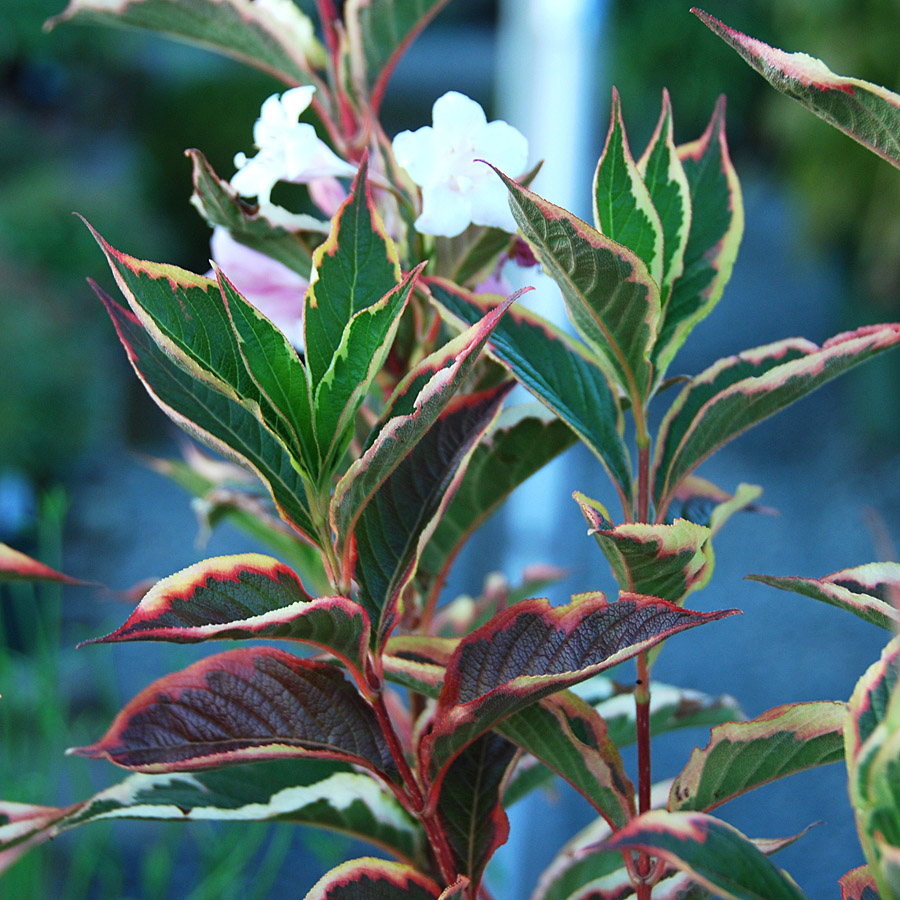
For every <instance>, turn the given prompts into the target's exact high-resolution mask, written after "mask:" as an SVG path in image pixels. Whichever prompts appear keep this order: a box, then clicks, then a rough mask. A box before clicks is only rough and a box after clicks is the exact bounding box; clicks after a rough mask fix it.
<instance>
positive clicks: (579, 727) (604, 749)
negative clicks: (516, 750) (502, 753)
mask: <svg viewBox="0 0 900 900" xmlns="http://www.w3.org/2000/svg"><path fill="white" fill-rule="evenodd" d="M497 730H498V731H499V732H500V733H501V734H503V735H505V736H506V737H507V738H509V739H510V740H511V741H514V742H515V743H516V744H518V745H519V746H520V747H522V748H523V749H524V750H527V751H528V752H529V753H530V754H531V755H532V756H534V757H535V758H536V759H538V760H540V761H541V763H543V764H544V766H548V767H549V768H550V769H552V770H553V771H554V772H556V773H557V774H558V775H561V776H562V777H563V778H564V779H565V780H566V781H568V782H569V784H571V785H572V787H574V788H575V789H576V790H577V791H578V792H579V793H580V794H581V795H582V796H583V797H584V798H585V799H586V800H587V801H588V802H589V803H590V804H591V805H592V806H593V807H594V808H595V809H596V810H597V812H599V813H600V815H601V816H603V818H604V819H605V820H606V821H607V822H609V823H610V825H612V826H613V827H614V828H621V826H622V825H624V824H625V823H626V822H627V821H629V820H630V819H631V818H633V817H634V815H635V808H634V787H633V786H632V784H631V781H629V779H628V776H627V775H626V774H625V767H624V765H623V763H622V757H621V755H620V754H619V750H618V748H617V746H616V745H615V744H614V743H613V742H612V741H611V740H610V738H609V733H608V731H607V728H606V723H605V722H604V721H603V719H602V717H601V716H600V715H599V714H598V713H597V712H596V711H595V710H594V709H592V708H591V707H590V706H589V705H588V704H587V703H585V702H584V701H583V700H580V699H579V698H578V697H576V696H575V695H574V694H573V693H571V692H570V691H560V692H559V693H558V694H553V695H552V696H550V697H545V698H544V699H543V700H541V702H540V703H537V704H533V705H531V706H528V707H526V708H525V709H523V710H520V711H519V712H517V713H515V714H514V715H512V716H510V717H509V718H508V719H504V720H503V722H501V723H500V724H499V725H498V726H497ZM542 769H543V766H542ZM543 771H544V772H546V771H547V769H543ZM514 779H515V776H513V779H511V780H510V785H509V787H508V788H507V790H506V792H505V793H504V803H505V804H506V805H509V804H511V803H514V802H515V801H516V800H517V799H518V798H519V797H520V796H523V795H524V793H527V791H528V790H530V789H531V788H532V787H535V786H536V785H537V784H538V783H540V781H539V780H537V781H536V780H531V783H530V784H529V785H528V787H527V788H526V789H525V790H522V788H519V791H522V792H521V793H518V792H511V791H510V788H512V786H513V784H514ZM541 780H543V779H541Z"/></svg>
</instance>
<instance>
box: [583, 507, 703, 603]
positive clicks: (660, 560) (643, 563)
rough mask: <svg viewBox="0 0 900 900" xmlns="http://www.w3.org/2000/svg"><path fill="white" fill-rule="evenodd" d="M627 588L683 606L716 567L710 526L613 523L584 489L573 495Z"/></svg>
mask: <svg viewBox="0 0 900 900" xmlns="http://www.w3.org/2000/svg"><path fill="white" fill-rule="evenodd" d="M573 496H574V497H575V502H576V503H578V505H579V506H580V507H581V511H582V514H583V515H584V517H585V519H586V520H587V522H588V526H589V530H588V534H591V535H593V536H594V539H595V540H596V541H597V543H598V544H599V545H600V549H601V550H602V551H603V555H604V556H605V557H606V558H607V560H608V561H609V564H610V567H611V569H612V572H613V575H614V576H615V578H616V581H618V582H619V587H620V588H621V589H622V590H623V591H632V592H634V593H636V594H647V595H649V596H651V597H661V598H662V599H663V600H668V601H669V602H670V603H675V604H678V605H681V604H683V603H684V601H685V599H686V598H687V596H688V594H690V593H691V591H695V590H697V589H699V588H702V587H703V586H704V585H705V584H706V583H707V582H708V581H709V579H710V577H711V575H712V569H713V554H712V546H711V545H710V543H709V539H710V529H709V528H705V527H703V526H702V525H695V524H694V523H693V522H688V521H686V520H685V519H677V520H676V521H675V522H674V523H673V524H671V525H648V524H645V523H631V524H624V525H615V526H614V525H613V524H612V523H611V522H609V521H608V520H607V519H606V517H605V510H603V509H602V507H599V504H596V503H595V502H594V501H592V500H589V499H588V498H587V497H585V495H584V494H582V493H581V492H579V491H576V492H575V494H574V495H573Z"/></svg>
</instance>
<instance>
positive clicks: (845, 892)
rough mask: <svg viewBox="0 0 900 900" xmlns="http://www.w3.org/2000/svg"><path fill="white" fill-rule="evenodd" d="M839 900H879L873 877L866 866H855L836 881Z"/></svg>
mask: <svg viewBox="0 0 900 900" xmlns="http://www.w3.org/2000/svg"><path fill="white" fill-rule="evenodd" d="M838 883H839V884H840V886H841V900H880V898H879V896H878V886H877V885H876V884H875V877H874V876H873V875H872V870H871V869H870V868H869V867H868V866H857V867H856V868H855V869H851V870H850V871H849V872H847V873H845V874H844V875H842V876H841V877H840V879H838Z"/></svg>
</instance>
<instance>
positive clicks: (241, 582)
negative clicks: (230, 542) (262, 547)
mask: <svg viewBox="0 0 900 900" xmlns="http://www.w3.org/2000/svg"><path fill="white" fill-rule="evenodd" d="M244 638H281V639H287V640H296V641H305V642H307V643H310V644H314V645H316V646H318V647H321V648H323V649H324V650H328V651H329V652H331V653H333V654H334V655H335V656H337V657H338V658H339V659H341V660H342V661H343V662H345V663H346V664H347V665H348V666H349V667H350V669H351V670H352V671H353V673H354V677H355V678H356V679H357V683H359V684H364V683H365V679H364V678H363V676H362V672H363V660H364V659H365V655H366V651H367V648H368V645H369V619H368V616H367V615H366V613H365V611H364V610H363V608H362V607H361V606H360V605H359V604H358V603H355V602H354V601H353V600H350V599H348V598H346V597H319V598H314V597H311V596H310V595H309V594H308V593H307V592H306V590H305V589H304V587H303V585H302V584H301V582H300V579H299V578H298V577H297V575H296V574H295V573H294V572H293V571H292V570H291V569H289V568H288V567H287V566H286V565H284V564H283V563H280V562H278V560H276V559H272V557H270V556H262V555H260V554H258V553H244V554H241V555H239V556H220V557H216V558H214V559H207V560H204V561H203V562H199V563H195V564H194V565H192V566H189V567H188V568H187V569H184V570H183V571H181V572H178V573H177V574H175V575H171V576H170V577H169V578H164V579H163V580H162V581H160V582H158V583H157V584H156V585H154V587H153V588H151V590H150V591H148V592H147V593H146V594H145V595H144V597H143V599H142V600H141V602H140V605H139V606H138V608H137V609H136V610H135V611H134V612H133V613H132V614H131V616H130V617H129V618H128V621H127V622H125V624H124V625H122V626H121V627H120V628H117V629H116V630H115V631H113V632H112V633H111V634H108V635H106V636H105V637H101V638H95V639H94V640H92V641H85V642H84V643H86V644H94V643H107V642H109V643H111V642H115V641H141V640H144V641H147V640H154V641H173V642H175V643H196V642H198V641H208V640H229V639H230V640H236V639H237V640H239V639H244Z"/></svg>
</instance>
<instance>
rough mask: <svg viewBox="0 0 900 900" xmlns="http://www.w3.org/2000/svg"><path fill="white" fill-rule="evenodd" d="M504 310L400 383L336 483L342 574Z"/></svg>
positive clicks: (333, 512)
mask: <svg viewBox="0 0 900 900" xmlns="http://www.w3.org/2000/svg"><path fill="white" fill-rule="evenodd" d="M518 296H519V294H515V295H513V297H511V298H510V299H509V300H508V301H507V302H506V303H505V304H503V305H502V306H500V307H498V308H497V309H495V310H493V311H492V312H490V313H489V314H488V315H486V316H485V317H484V318H483V319H481V321H479V322H478V323H477V324H476V325H473V326H472V327H471V328H469V329H468V330H467V331H465V332H463V333H462V334H460V335H458V336H457V337H455V338H454V339H453V340H451V341H450V342H449V343H447V344H445V345H444V346H443V347H442V348H441V349H440V350H438V351H436V352H434V353H432V354H431V355H429V356H427V357H426V358H425V359H424V360H422V362H421V363H419V365H418V366H416V367H415V368H414V369H413V370H412V371H411V372H409V373H408V375H407V376H406V377H405V378H404V379H403V380H402V381H401V382H400V384H399V385H398V386H397V389H396V390H395V391H394V395H393V397H392V398H391V401H390V402H389V404H388V407H387V409H386V410H385V412H384V414H383V415H382V418H381V422H380V423H379V426H378V427H377V428H375V429H373V431H372V435H371V436H370V438H369V441H368V446H367V447H366V450H365V452H364V453H363V454H362V455H361V456H360V457H359V459H357V460H355V461H354V462H353V463H352V464H351V466H350V467H349V468H348V470H347V472H346V473H345V474H344V476H343V477H342V478H341V480H340V481H339V482H338V485H337V487H336V488H335V491H334V495H333V497H332V501H331V507H330V516H331V525H332V528H333V530H334V532H335V533H336V534H337V540H336V542H335V545H336V549H337V552H338V556H339V557H340V559H341V561H342V564H343V566H344V568H345V570H347V571H349V570H350V569H351V567H352V563H353V532H354V529H355V527H356V523H357V521H358V519H359V517H360V515H361V514H362V512H363V510H364V509H365V507H366V506H367V505H368V504H369V503H370V502H371V500H372V497H373V496H374V495H375V493H376V492H377V491H378V489H379V488H380V487H381V485H382V484H384V482H385V481H386V480H387V479H388V478H389V477H390V475H391V473H392V472H393V471H394V470H395V469H396V468H397V467H398V466H399V465H400V463H401V462H402V461H403V459H404V458H405V457H406V456H407V454H408V453H409V452H410V451H411V450H412V448H413V447H414V446H415V444H416V443H417V442H418V441H420V440H421V439H422V438H423V437H424V435H425V434H427V432H428V429H429V428H430V427H431V425H432V424H433V423H434V422H435V421H436V420H437V418H438V417H439V416H440V414H441V413H442V412H443V410H444V409H445V408H446V406H447V404H448V403H449V402H450V400H451V399H452V397H453V395H454V394H455V393H456V390H457V389H458V388H459V386H460V385H461V384H462V382H463V380H464V379H465V377H466V376H467V375H468V374H469V372H470V371H471V368H472V366H473V365H474V363H475V360H476V359H477V357H478V354H479V352H480V351H481V348H482V347H483V346H484V344H485V342H486V341H487V339H488V337H489V336H490V333H491V330H492V329H493V328H494V327H495V326H496V324H497V322H498V321H500V317H501V316H502V315H503V313H504V312H505V310H506V308H507V307H508V306H509V304H510V303H512V302H513V300H515V298H516V297H518Z"/></svg>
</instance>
